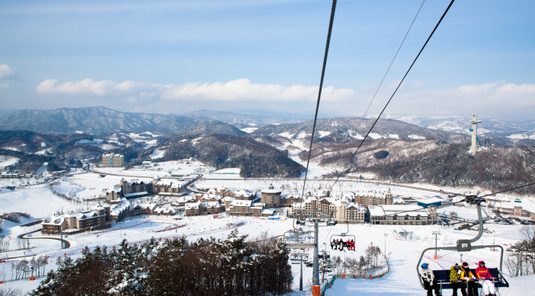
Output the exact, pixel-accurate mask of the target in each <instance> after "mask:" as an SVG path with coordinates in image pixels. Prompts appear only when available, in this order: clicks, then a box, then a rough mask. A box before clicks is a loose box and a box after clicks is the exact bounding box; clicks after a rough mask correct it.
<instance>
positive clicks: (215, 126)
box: [174, 121, 246, 139]
mask: <svg viewBox="0 0 535 296" xmlns="http://www.w3.org/2000/svg"><path fill="white" fill-rule="evenodd" d="M213 134H217V135H228V136H236V137H241V136H243V135H245V134H246V132H244V131H241V130H239V129H237V128H236V127H234V126H232V125H230V124H228V123H224V122H221V121H210V122H203V123H200V124H198V125H196V126H193V127H190V128H187V129H184V130H182V131H179V132H177V133H176V134H175V135H174V137H175V138H189V139H193V138H196V137H199V136H202V135H213Z"/></svg>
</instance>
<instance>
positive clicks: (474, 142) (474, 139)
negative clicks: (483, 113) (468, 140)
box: [470, 113, 481, 155]
mask: <svg viewBox="0 0 535 296" xmlns="http://www.w3.org/2000/svg"><path fill="white" fill-rule="evenodd" d="M470 123H471V124H472V128H471V129H470V131H471V132H472V146H470V154H472V155H476V152H477V124H478V123H481V121H477V114H476V113H473V114H472V121H470Z"/></svg>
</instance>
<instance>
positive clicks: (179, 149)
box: [159, 134, 304, 178]
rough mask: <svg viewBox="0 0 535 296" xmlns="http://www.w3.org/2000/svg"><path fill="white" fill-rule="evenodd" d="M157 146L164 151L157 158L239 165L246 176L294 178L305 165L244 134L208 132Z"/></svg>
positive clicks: (224, 165)
mask: <svg viewBox="0 0 535 296" xmlns="http://www.w3.org/2000/svg"><path fill="white" fill-rule="evenodd" d="M159 149H162V150H165V155H164V157H163V158H161V159H159V161H167V160H176V159H187V158H190V157H194V158H196V159H198V160H200V161H202V162H203V163H204V164H206V165H208V166H212V167H215V168H216V169H223V168H240V175H241V176H242V177H245V178H250V177H277V178H296V177H299V176H301V174H302V173H303V172H304V167H303V166H301V165H300V164H299V163H297V162H295V161H293V160H291V159H290V158H289V157H288V155H286V154H285V153H283V152H281V151H279V150H277V149H275V148H274V147H272V146H270V145H266V144H263V143H259V142H257V141H255V140H253V139H250V138H247V137H238V136H231V135H222V134H210V135H204V136H199V137H198V138H195V139H194V141H187V140H184V139H175V140H172V141H170V142H168V143H166V144H165V145H164V146H162V147H160V148H159Z"/></svg>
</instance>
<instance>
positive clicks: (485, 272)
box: [476, 266, 493, 279]
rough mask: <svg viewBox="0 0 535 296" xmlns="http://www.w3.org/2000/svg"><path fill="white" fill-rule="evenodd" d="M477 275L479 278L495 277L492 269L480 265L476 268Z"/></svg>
mask: <svg viewBox="0 0 535 296" xmlns="http://www.w3.org/2000/svg"><path fill="white" fill-rule="evenodd" d="M476 276H477V278H478V279H491V278H493V276H492V274H490V271H489V269H488V268H486V267H482V266H480V267H478V268H476Z"/></svg>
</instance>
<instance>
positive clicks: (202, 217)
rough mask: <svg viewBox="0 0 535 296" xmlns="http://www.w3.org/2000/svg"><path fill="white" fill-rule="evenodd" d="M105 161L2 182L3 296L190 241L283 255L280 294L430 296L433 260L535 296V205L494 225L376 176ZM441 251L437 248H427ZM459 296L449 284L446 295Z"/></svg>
mask: <svg viewBox="0 0 535 296" xmlns="http://www.w3.org/2000/svg"><path fill="white" fill-rule="evenodd" d="M102 159H103V161H102V163H101V164H99V165H85V166H84V169H78V170H73V171H71V172H69V173H67V174H64V175H61V176H52V175H47V173H43V174H42V175H39V176H12V175H9V176H8V175H3V176H2V179H1V180H0V182H1V184H2V193H1V194H0V205H1V212H2V219H1V220H0V228H1V231H2V232H1V233H0V235H1V238H2V240H1V244H0V260H1V261H0V283H1V284H0V291H6V292H5V293H8V292H10V293H11V292H12V293H14V294H3V295H18V294H16V293H20V294H21V295H25V294H31V293H35V294H33V295H41V294H39V293H38V292H36V291H44V290H46V289H47V288H50V287H51V285H52V286H53V282H54V280H58V277H60V274H61V272H60V271H65V268H67V267H68V266H71V265H72V264H73V262H74V261H72V260H84V258H86V259H87V256H89V255H88V254H95V253H94V252H103V250H104V252H105V254H108V255H107V256H111V255H112V254H115V253H114V252H116V250H122V252H125V251H126V250H129V249H128V248H130V250H138V251H139V252H147V250H148V249H150V250H151V251H150V252H156V251H157V250H158V249H160V248H163V247H164V246H165V245H166V243H168V244H170V243H171V242H175V243H176V242H180V241H182V240H183V241H184V243H188V244H199V242H203V241H209V242H210V243H211V244H215V245H219V244H220V246H219V247H221V248H222V245H224V244H225V243H228V242H229V241H230V243H231V244H232V243H234V244H235V243H236V241H240V240H243V241H244V242H247V244H250V245H252V246H256V247H254V248H253V250H256V249H257V248H260V247H259V245H258V244H259V242H262V243H263V244H264V245H265V244H266V243H267V242H269V243H270V244H275V245H274V246H275V248H282V249H281V250H283V254H284V256H283V257H281V258H282V259H281V258H279V259H277V262H278V263H277V264H283V265H282V267H279V269H276V270H277V272H283V271H284V270H285V269H284V266H286V268H287V270H288V271H287V274H288V276H287V277H286V278H285V280H284V281H286V282H287V285H286V286H284V281H283V282H281V287H280V288H279V289H277V290H274V291H273V292H272V293H275V294H285V295H312V294H313V293H314V291H313V290H314V289H313V287H314V286H315V285H314V284H315V283H314V277H318V278H319V281H320V283H319V286H320V291H319V293H321V294H322V295H424V294H425V293H426V292H425V290H424V289H423V287H422V285H421V282H420V277H419V265H421V264H423V262H425V263H427V264H428V265H429V266H431V268H432V269H434V270H449V269H450V267H451V266H453V265H455V263H459V264H462V262H468V264H470V265H471V266H472V267H473V268H475V267H477V262H479V261H481V260H484V261H486V262H487V266H489V267H493V268H495V269H496V270H498V271H499V272H500V275H499V277H500V278H503V280H502V281H501V282H500V283H507V284H506V285H505V284H503V285H502V286H503V287H502V288H500V289H499V291H500V293H501V295H527V294H526V293H528V292H527V291H528V289H530V288H529V287H532V288H533V284H531V282H533V276H534V275H527V274H529V273H530V272H529V271H528V270H529V269H530V268H532V265H529V264H533V262H531V261H529V260H528V261H525V266H519V263H520V262H521V261H520V260H525V258H524V257H520V255H518V254H517V253H516V252H515V251H514V250H513V249H511V248H512V247H514V246H516V245H517V244H518V243H519V242H522V241H523V240H525V239H529V238H526V237H525V235H528V236H529V234H532V233H533V228H532V227H533V226H531V224H532V223H533V221H534V220H533V219H534V218H535V202H534V201H533V199H532V198H531V197H522V196H518V195H515V194H514V193H505V194H496V195H489V196H487V197H486V199H485V202H484V203H481V204H482V207H481V213H482V218H483V219H482V221H483V220H484V224H480V222H479V218H478V205H477V204H476V203H469V202H465V200H466V197H467V196H477V195H485V194H487V192H485V191H482V192H481V190H479V189H476V188H446V187H436V186H431V185H426V184H411V185H402V184H394V183H385V182H379V181H375V180H373V179H370V176H362V175H349V176H347V177H344V178H342V179H340V180H337V182H336V183H335V185H334V186H333V185H332V184H333V182H334V181H335V180H334V179H325V178H323V177H321V176H322V174H321V171H320V170H317V169H316V170H314V169H313V170H311V172H312V177H311V178H310V179H309V180H308V182H307V183H306V184H305V185H304V184H303V182H302V181H303V180H302V179H267V178H266V179H242V178H240V177H239V171H238V170H236V169H224V170H220V171H216V170H214V169H212V168H209V167H206V166H204V165H203V164H202V163H200V162H198V161H196V160H195V159H188V160H181V161H170V162H159V163H157V162H152V161H147V162H144V163H143V165H141V166H135V167H130V168H128V169H127V168H125V167H124V163H123V162H122V161H121V156H120V155H103V157H102ZM8 161H9V160H7V159H4V162H8ZM303 186H304V187H303ZM303 188H304V189H303ZM303 192H304V193H303ZM481 225H483V229H482V231H481V233H482V235H481V237H480V238H479V239H478V241H477V242H475V241H474V242H473V244H472V249H473V250H471V251H468V252H459V251H457V250H456V249H455V250H453V249H451V246H455V245H456V241H458V240H464V241H470V239H471V238H473V237H475V236H478V233H479V229H480V226H481ZM530 227H531V228H530ZM530 231H531V232H530ZM212 240H216V241H217V243H216V241H212ZM149 245H150V246H152V247H150V248H149V247H148V246H149ZM261 245H262V244H261ZM479 245H488V246H489V247H486V248H478V247H477V246H479ZM132 248H134V249H132ZM428 248H436V249H434V250H432V251H430V252H427V253H426V249H428ZM441 248H445V249H441ZM106 250H107V251H106ZM143 250H145V251H143ZM101 255H102V254H101ZM314 257H317V258H318V259H317V260H314V259H315V258H314ZM67 258H72V259H67ZM252 258H255V257H252ZM69 260H71V261H69ZM241 260H245V261H247V260H249V259H244V258H242V259H241ZM251 260H253V259H251ZM280 260H283V261H285V262H280ZM253 261H254V260H253ZM69 262H70V263H69ZM69 264H71V265H69ZM184 264H186V263H184ZM199 264H200V263H199ZM234 264H236V263H234ZM249 264H252V263H249ZM238 266H239V265H238ZM71 267H72V266H71ZM147 268H149V267H144V266H136V267H135V268H134V270H133V271H132V272H133V274H131V275H129V276H124V277H120V279H117V280H116V281H112V282H110V283H113V285H109V286H108V287H107V288H106V290H107V291H108V293H109V294H113V295H136V294H135V292H132V291H130V290H128V291H130V292H128V293H130V294H128V293H127V292H125V291H127V289H126V288H125V287H126V286H127V285H130V286H131V287H130V289H133V288H132V287H134V288H135V287H136V285H141V284H139V281H141V279H142V278H143V276H142V275H143V274H146V273H147V272H148V271H147V270H148V269H147ZM237 268H240V267H237ZM243 268H244V269H246V267H243ZM51 271H53V272H54V273H53V275H54V276H52V277H51V276H50V272H51ZM170 272H172V271H170ZM273 272H275V271H273ZM214 276H215V271H214ZM192 278H196V279H198V277H197V276H193V277H192ZM87 280H88V281H92V280H93V279H91V278H88V279H87ZM95 280H97V279H95ZM110 283H108V284H110ZM513 283H514V284H515V285H513ZM528 283H529V284H528ZM78 284H80V283H78ZM199 284H200V283H199ZM500 285H501V284H499V283H496V286H500ZM506 286H507V287H506ZM152 287H154V286H152ZM199 289H200V288H199ZM134 290H135V289H134ZM159 291H162V290H159ZM449 292H451V291H450V290H448V287H447V285H444V287H443V291H442V293H443V295H447V293H449ZM238 294H239V293H238ZM528 294H529V293H528ZM176 295H181V294H180V293H178V294H176ZM199 295H202V293H201V294H199Z"/></svg>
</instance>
